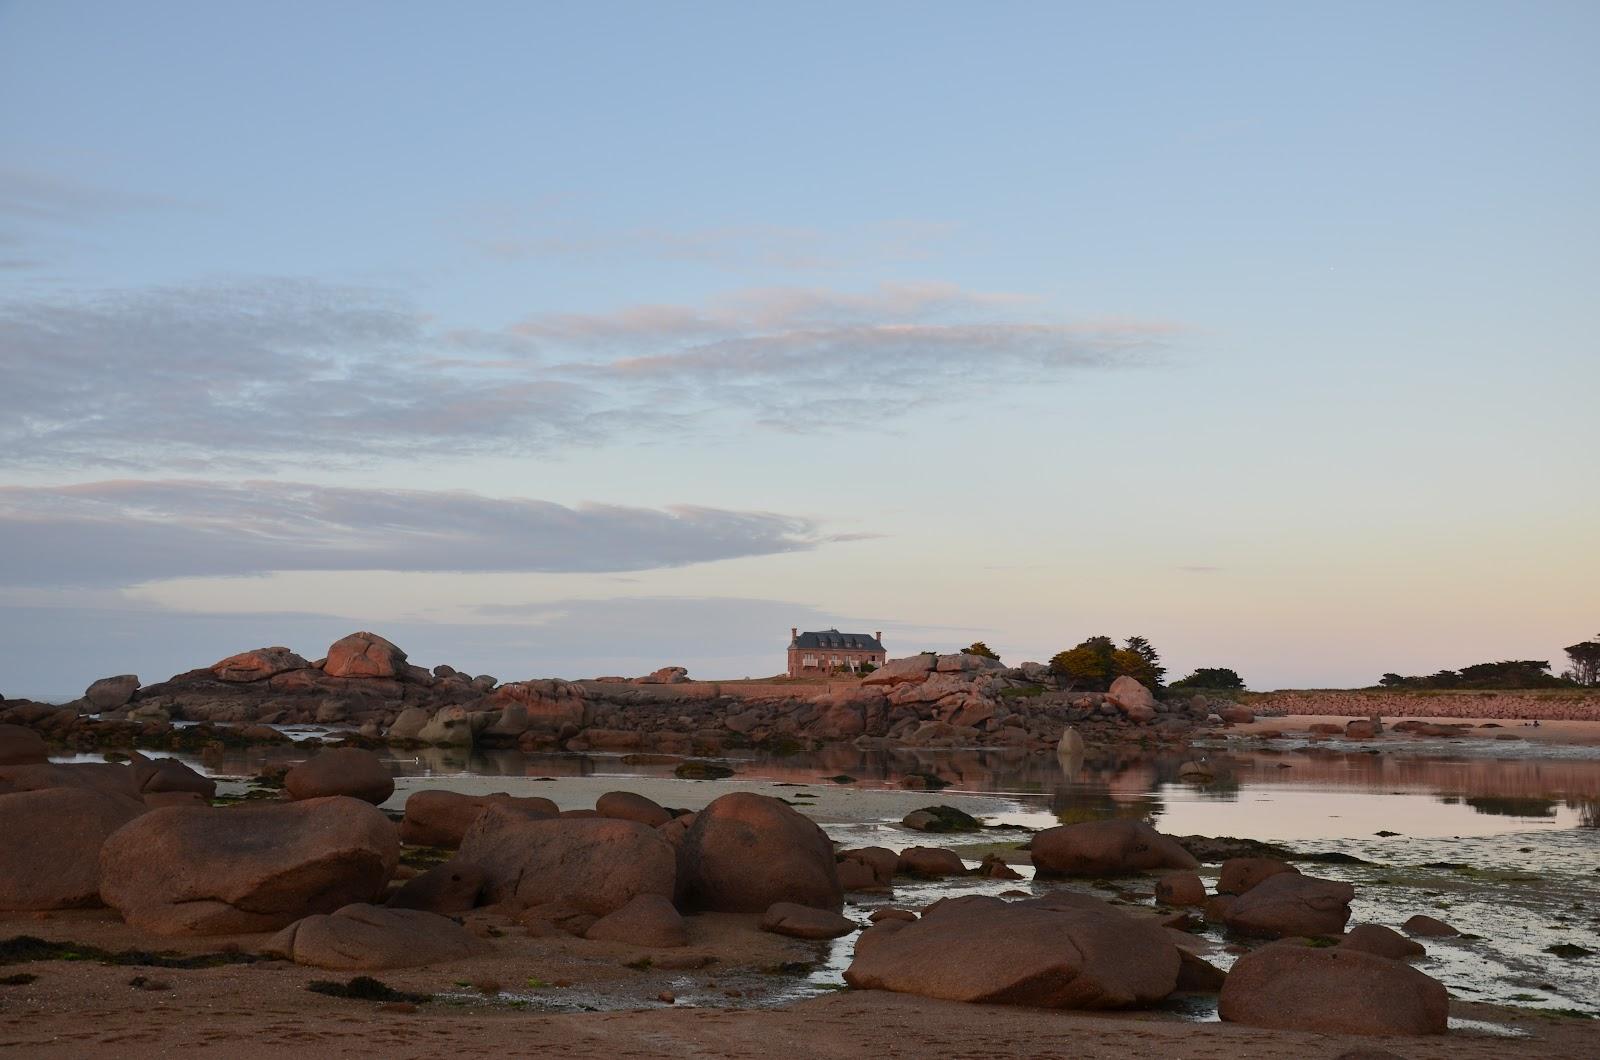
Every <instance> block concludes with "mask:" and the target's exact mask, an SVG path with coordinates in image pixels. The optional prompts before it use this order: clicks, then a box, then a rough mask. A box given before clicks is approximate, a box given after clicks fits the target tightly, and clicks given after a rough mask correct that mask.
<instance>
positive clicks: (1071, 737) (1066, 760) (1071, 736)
mask: <svg viewBox="0 0 1600 1060" xmlns="http://www.w3.org/2000/svg"><path fill="white" fill-rule="evenodd" d="M1056 761H1057V762H1059V763H1060V764H1061V775H1062V776H1063V777H1065V778H1066V779H1067V780H1069V781H1073V780H1077V779H1078V774H1079V773H1081V772H1083V737H1082V736H1081V735H1080V734H1079V733H1078V730H1077V729H1074V728H1072V727H1071V726H1068V728H1067V731H1066V732H1064V733H1062V734H1061V742H1060V743H1059V744H1057V745H1056Z"/></svg>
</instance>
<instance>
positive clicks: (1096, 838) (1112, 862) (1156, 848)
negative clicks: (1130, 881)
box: [1031, 820, 1200, 876]
mask: <svg viewBox="0 0 1600 1060" xmlns="http://www.w3.org/2000/svg"><path fill="white" fill-rule="evenodd" d="M1031 850H1032V854H1033V865H1034V868H1035V869H1036V870H1037V872H1038V874H1039V875H1041V876H1115V875H1126V874H1129V873H1135V872H1147V871H1149V870H1151V869H1195V868H1199V867H1200V863H1199V862H1198V861H1196V860H1195V859H1194V855H1192V854H1190V853H1189V852H1188V851H1187V850H1185V849H1183V847H1182V846H1181V845H1179V843H1178V841H1177V840H1175V839H1173V838H1172V837H1170V836H1165V835H1162V834H1161V833H1160V832H1158V831H1156V830H1155V829H1154V828H1151V827H1150V826H1149V825H1147V824H1145V823H1144V822H1143V821H1124V820H1111V821H1083V822H1081V823H1079V824H1067V825H1061V826H1059V827H1056V828H1046V829H1045V830H1044V831H1042V832H1038V833H1036V834H1035V835H1034V837H1033V843H1032V846H1031Z"/></svg>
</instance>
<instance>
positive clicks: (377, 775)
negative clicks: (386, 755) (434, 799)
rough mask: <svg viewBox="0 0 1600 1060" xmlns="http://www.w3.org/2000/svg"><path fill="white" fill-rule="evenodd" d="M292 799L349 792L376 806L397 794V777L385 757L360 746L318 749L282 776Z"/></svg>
mask: <svg viewBox="0 0 1600 1060" xmlns="http://www.w3.org/2000/svg"><path fill="white" fill-rule="evenodd" d="M283 790H284V792H285V793H286V794H287V795H288V796H289V797H290V798H291V799H324V798H327V797H328V796H330V795H348V796H350V797H351V798H353V799H360V800H361V801H363V802H370V803H372V804H373V805H374V806H377V805H378V804H380V803H382V802H384V801H385V800H387V799H388V798H389V796H390V795H393V794H394V777H393V776H392V775H391V774H390V773H389V767H388V766H386V765H384V764H383V759H381V758H379V757H378V756H377V755H375V754H373V753H372V752H371V751H364V750H362V749H361V748H359V747H336V748H333V749H331V750H327V751H319V752H318V753H316V754H314V755H312V756H311V757H310V758H309V759H307V760H306V761H304V762H301V763H300V764H299V765H297V766H295V767H294V768H293V769H291V770H289V772H288V773H286V774H284V777H283Z"/></svg>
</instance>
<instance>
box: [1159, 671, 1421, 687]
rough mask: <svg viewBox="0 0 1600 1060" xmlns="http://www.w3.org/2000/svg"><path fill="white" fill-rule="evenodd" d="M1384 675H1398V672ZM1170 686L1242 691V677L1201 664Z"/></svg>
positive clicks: (1236, 673)
mask: <svg viewBox="0 0 1600 1060" xmlns="http://www.w3.org/2000/svg"><path fill="white" fill-rule="evenodd" d="M1385 676H1394V677H1398V676H1399V675H1398V674H1390V675H1385ZM1170 687H1172V688H1195V689H1218V690H1234V691H1242V690H1243V689H1244V678H1242V677H1240V676H1239V674H1238V672H1237V671H1234V670H1230V669H1229V668H1228V667H1226V666H1202V667H1200V668H1199V669H1197V670H1196V671H1195V672H1194V673H1192V674H1190V675H1189V676H1188V677H1184V678H1180V679H1179V680H1177V681H1174V682H1172V684H1171V686H1170Z"/></svg>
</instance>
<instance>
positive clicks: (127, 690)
mask: <svg viewBox="0 0 1600 1060" xmlns="http://www.w3.org/2000/svg"><path fill="white" fill-rule="evenodd" d="M137 691H139V678H138V677H137V676H135V675H133V674H121V675H119V676H117V677H102V678H100V680H98V681H96V682H95V683H94V684H92V685H90V686H89V687H88V689H87V690H85V691H84V693H83V698H84V699H87V700H88V701H89V705H90V706H91V707H93V708H94V709H95V710H116V709H117V708H118V707H125V706H127V705H128V701H129V700H131V699H132V698H133V694H134V693H135V692H137Z"/></svg>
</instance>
